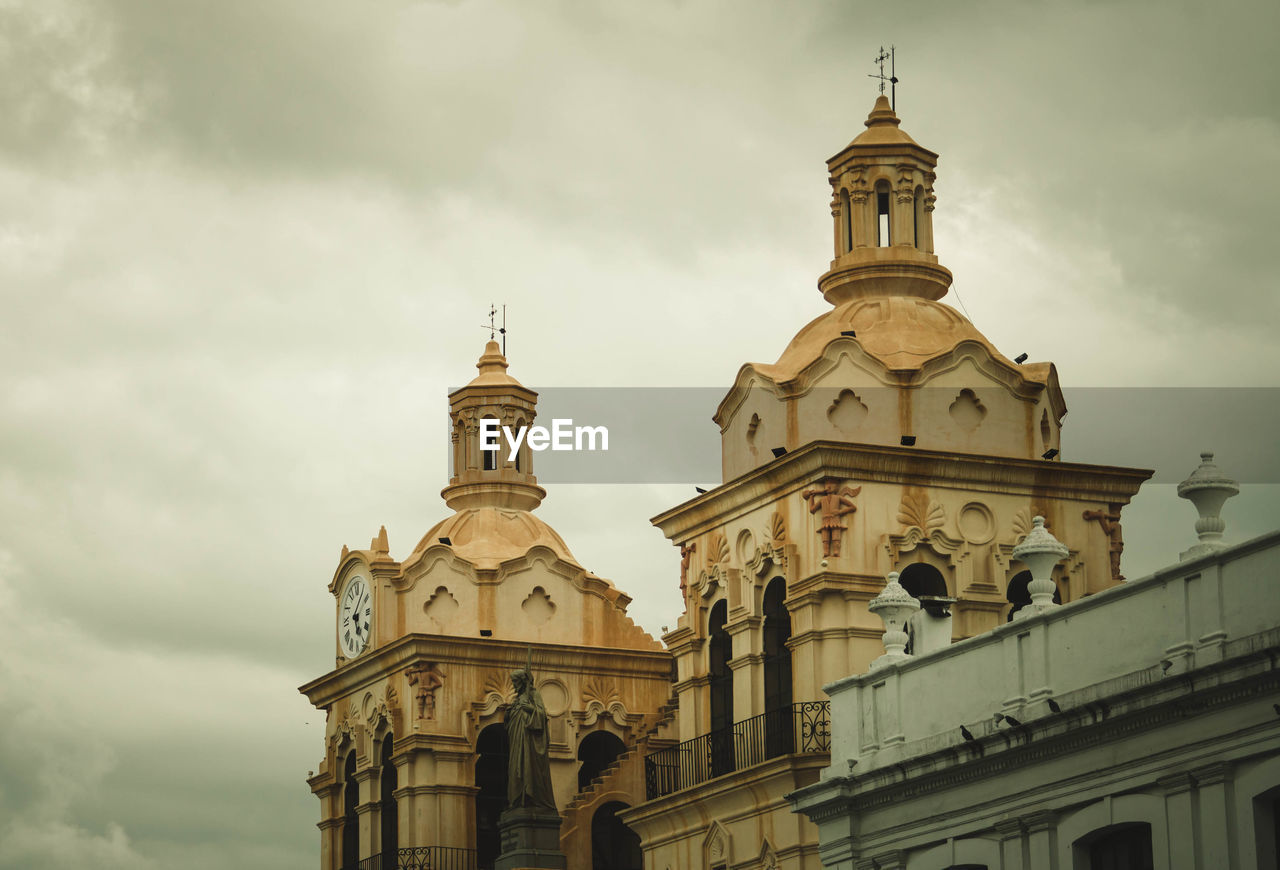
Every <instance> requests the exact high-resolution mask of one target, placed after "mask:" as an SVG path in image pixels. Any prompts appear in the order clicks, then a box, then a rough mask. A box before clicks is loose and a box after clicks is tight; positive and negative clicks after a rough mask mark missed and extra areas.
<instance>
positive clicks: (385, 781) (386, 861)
mask: <svg viewBox="0 0 1280 870" xmlns="http://www.w3.org/2000/svg"><path fill="white" fill-rule="evenodd" d="M380 779H381V780H382V800H381V801H379V803H378V810H379V813H378V815H379V817H380V818H381V820H382V831H381V834H382V837H381V839H382V867H383V870H396V868H397V867H399V866H400V860H399V857H400V813H399V808H398V807H397V806H396V765H395V762H394V761H392V760H391V735H390V734H388V735H387V736H386V737H384V738H382V775H381V777H380Z"/></svg>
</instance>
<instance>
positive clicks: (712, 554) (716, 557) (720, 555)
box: [707, 529, 729, 566]
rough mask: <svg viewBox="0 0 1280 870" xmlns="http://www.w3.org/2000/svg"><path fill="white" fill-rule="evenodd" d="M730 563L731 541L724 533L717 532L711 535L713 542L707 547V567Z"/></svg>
mask: <svg viewBox="0 0 1280 870" xmlns="http://www.w3.org/2000/svg"><path fill="white" fill-rule="evenodd" d="M727 561H729V539H728V538H727V537H725V534H724V532H722V531H720V530H718V529H717V530H716V531H715V532H712V534H711V541H710V543H709V544H708V545H707V565H708V566H710V565H719V564H722V563H724V562H727Z"/></svg>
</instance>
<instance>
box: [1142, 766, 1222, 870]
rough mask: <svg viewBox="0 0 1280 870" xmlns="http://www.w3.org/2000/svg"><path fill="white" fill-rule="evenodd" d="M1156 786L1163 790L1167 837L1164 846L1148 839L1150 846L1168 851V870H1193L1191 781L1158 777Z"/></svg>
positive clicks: (1179, 775) (1183, 777) (1184, 777)
mask: <svg viewBox="0 0 1280 870" xmlns="http://www.w3.org/2000/svg"><path fill="white" fill-rule="evenodd" d="M1156 784H1157V785H1159V786H1160V788H1162V789H1163V790H1164V806H1165V818H1166V820H1167V821H1168V824H1169V837H1168V842H1167V843H1159V842H1156V841H1155V838H1152V844H1151V845H1152V846H1153V847H1154V848H1155V849H1156V850H1157V851H1159V850H1161V849H1167V850H1168V855H1169V870H1196V868H1197V865H1196V841H1195V816H1194V813H1193V811H1192V806H1191V789H1192V787H1193V786H1194V785H1195V780H1194V779H1192V778H1191V776H1190V774H1186V773H1175V774H1171V775H1170V776H1164V777H1161V778H1160V779H1158V780H1156ZM1208 866H1211V867H1217V866H1219V865H1217V864H1211V865H1208ZM1220 866H1222V867H1226V866H1227V865H1226V864H1222V865H1220Z"/></svg>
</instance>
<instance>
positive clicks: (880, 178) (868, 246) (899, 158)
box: [818, 94, 951, 305]
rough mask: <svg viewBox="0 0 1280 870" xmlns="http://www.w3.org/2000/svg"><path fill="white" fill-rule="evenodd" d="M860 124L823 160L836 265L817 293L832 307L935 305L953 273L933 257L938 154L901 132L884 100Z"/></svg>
mask: <svg viewBox="0 0 1280 870" xmlns="http://www.w3.org/2000/svg"><path fill="white" fill-rule="evenodd" d="M863 123H864V124H865V125H866V128H867V129H866V130H864V131H863V132H862V133H860V134H859V135H858V137H857V138H856V139H854V140H853V141H852V142H850V143H849V144H848V145H846V146H845V147H844V149H843V150H842V151H840V153H839V154H837V155H835V156H834V157H832V158H831V159H830V160H828V161H827V171H828V173H829V175H830V182H831V190H832V194H833V195H832V199H831V215H832V218H833V222H834V230H835V259H834V260H832V261H831V269H830V271H828V272H827V273H826V274H825V275H823V276H822V278H821V279H820V280H819V281H818V289H820V290H821V291H822V295H823V296H825V297H826V299H827V301H828V302H830V303H832V304H833V305H838V304H840V303H842V302H848V301H849V300H852V299H859V298H863V297H867V296H873V295H882V294H891V295H900V296H919V297H922V298H925V299H940V298H942V296H944V295H945V294H946V292H947V288H948V287H949V286H951V272H949V271H948V270H947V269H946V268H944V267H943V266H940V265H939V264H938V258H937V257H936V256H935V255H934V253H933V205H934V202H935V201H936V200H937V197H936V196H935V195H934V192H933V182H934V180H935V179H936V178H937V175H936V174H935V172H934V170H935V169H936V167H937V165H938V155H937V154H935V153H934V152H932V151H930V150H929V149H928V148H923V147H921V146H920V145H918V144H916V141H915V140H914V139H912V138H911V137H910V136H908V135H907V134H906V132H904V131H903V130H902V128H901V127H900V126H899V125H900V123H901V122H900V121H899V120H898V116H897V115H896V114H894V111H893V109H891V108H890V107H889V101H888V100H887V99H886V98H885V96H884V95H883V94H881V95H880V97H879V99H877V100H876V104H875V107H874V108H873V109H872V110H871V114H870V115H869V116H868V117H867V120H866V121H864V122H863Z"/></svg>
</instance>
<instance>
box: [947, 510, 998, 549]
mask: <svg viewBox="0 0 1280 870" xmlns="http://www.w3.org/2000/svg"><path fill="white" fill-rule="evenodd" d="M956 527H957V528H958V529H959V530H960V537H962V538H964V539H965V540H966V541H968V542H969V543H970V544H974V545H980V544H985V543H987V542H988V541H990V540H991V539H992V538H993V537H995V534H996V518H995V515H994V514H993V513H992V512H991V508H989V507H987V506H986V505H985V504H983V503H982V502H977V501H971V502H969V503H968V504H967V505H965V506H964V507H962V508H960V513H959V515H958V516H957V518H956Z"/></svg>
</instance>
